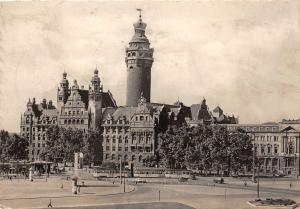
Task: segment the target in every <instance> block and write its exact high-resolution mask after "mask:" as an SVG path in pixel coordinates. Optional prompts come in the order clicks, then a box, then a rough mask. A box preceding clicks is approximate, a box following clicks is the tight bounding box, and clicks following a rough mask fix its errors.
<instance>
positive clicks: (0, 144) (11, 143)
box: [0, 130, 28, 161]
mask: <svg viewBox="0 0 300 209" xmlns="http://www.w3.org/2000/svg"><path fill="white" fill-rule="evenodd" d="M0 156H1V160H2V161H9V160H25V159H27V156H28V141H27V140H25V139H24V138H22V137H20V136H19V135H18V134H9V133H8V132H7V131H4V130H1V131H0Z"/></svg>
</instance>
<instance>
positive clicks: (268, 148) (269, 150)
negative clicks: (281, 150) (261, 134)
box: [255, 144, 278, 155]
mask: <svg viewBox="0 0 300 209" xmlns="http://www.w3.org/2000/svg"><path fill="white" fill-rule="evenodd" d="M257 147H258V146H257ZM257 147H255V152H257ZM272 148H273V149H272ZM272 150H273V152H272ZM260 154H261V155H265V154H268V155H270V154H278V145H275V146H272V145H269V146H266V145H263V144H261V145H260Z"/></svg>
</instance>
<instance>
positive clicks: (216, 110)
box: [213, 106, 223, 113]
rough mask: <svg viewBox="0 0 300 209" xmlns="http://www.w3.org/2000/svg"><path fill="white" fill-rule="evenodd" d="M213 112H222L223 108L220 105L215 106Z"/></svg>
mask: <svg viewBox="0 0 300 209" xmlns="http://www.w3.org/2000/svg"><path fill="white" fill-rule="evenodd" d="M213 112H218V113H223V110H222V109H221V107H219V106H217V107H216V108H215V109H214V110H213Z"/></svg>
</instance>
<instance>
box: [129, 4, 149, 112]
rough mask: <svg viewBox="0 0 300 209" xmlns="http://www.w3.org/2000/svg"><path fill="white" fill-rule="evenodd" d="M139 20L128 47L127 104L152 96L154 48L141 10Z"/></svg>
mask: <svg viewBox="0 0 300 209" xmlns="http://www.w3.org/2000/svg"><path fill="white" fill-rule="evenodd" d="M138 11H140V16H139V20H138V21H137V22H136V23H135V24H133V26H134V35H133V37H132V39H131V41H130V42H129V47H128V48H126V58H125V62H126V66H127V97H126V105H127V106H137V104H138V100H139V99H140V97H141V94H143V97H144V98H146V101H147V102H150V96H151V67H152V63H153V48H150V42H149V40H148V38H147V37H146V35H145V29H146V26H147V24H146V23H144V22H143V21H142V16H141V10H140V9H138Z"/></svg>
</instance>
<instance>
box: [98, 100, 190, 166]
mask: <svg viewBox="0 0 300 209" xmlns="http://www.w3.org/2000/svg"><path fill="white" fill-rule="evenodd" d="M189 115H190V111H189V108H188V107H185V106H184V105H183V104H182V103H175V104H174V105H167V104H158V103H150V102H147V100H146V98H145V97H143V95H141V96H140V99H139V100H138V104H137V106H125V107H118V108H106V109H105V110H104V112H103V123H102V128H103V150H104V151H103V160H104V162H118V161H119V160H120V159H122V161H123V162H125V163H129V162H131V163H134V164H135V165H142V164H143V161H144V160H146V159H147V158H149V157H151V156H153V155H154V151H155V148H156V146H157V144H156V143H157V138H156V134H157V131H158V130H157V129H158V127H164V126H167V125H181V124H182V123H184V122H185V118H186V116H189Z"/></svg>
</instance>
